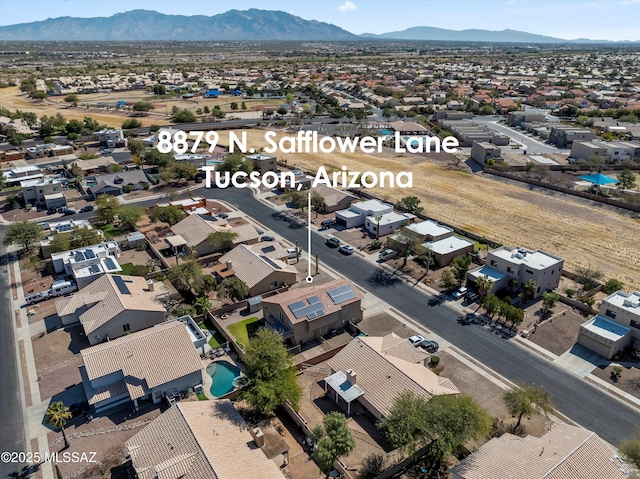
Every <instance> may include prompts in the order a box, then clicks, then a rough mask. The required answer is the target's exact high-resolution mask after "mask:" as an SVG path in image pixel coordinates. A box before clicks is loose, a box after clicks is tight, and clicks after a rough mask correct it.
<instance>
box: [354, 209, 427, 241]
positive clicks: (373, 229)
mask: <svg viewBox="0 0 640 479" xmlns="http://www.w3.org/2000/svg"><path fill="white" fill-rule="evenodd" d="M415 219H416V217H415V215H412V214H411V213H396V212H395V211H392V212H391V213H385V214H383V215H379V216H367V218H366V220H365V222H364V227H365V228H366V229H367V231H368V232H369V233H371V234H374V235H376V236H386V235H389V234H391V233H393V232H395V231H398V230H399V229H400V227H401V226H403V225H406V224H408V223H411V222H412V221H413V220H415Z"/></svg>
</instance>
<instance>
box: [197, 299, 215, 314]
mask: <svg viewBox="0 0 640 479" xmlns="http://www.w3.org/2000/svg"><path fill="white" fill-rule="evenodd" d="M193 306H194V307H195V308H196V313H198V314H204V313H206V312H207V311H209V310H210V309H211V300H210V299H209V298H208V297H207V296H200V297H199V298H198V299H196V302H195V303H194V304H193Z"/></svg>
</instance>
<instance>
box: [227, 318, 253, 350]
mask: <svg viewBox="0 0 640 479" xmlns="http://www.w3.org/2000/svg"><path fill="white" fill-rule="evenodd" d="M259 327H260V319H259V318H255V317H253V318H247V319H244V320H242V321H239V322H237V323H235V324H232V325H231V326H229V328H228V329H229V332H230V333H231V334H233V337H234V338H236V341H237V342H239V343H243V344H244V345H245V346H246V345H247V344H249V338H250V337H251V336H253V335H254V334H255V332H256V330H257V329H258V328H259Z"/></svg>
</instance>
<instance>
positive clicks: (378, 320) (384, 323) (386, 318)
mask: <svg viewBox="0 0 640 479" xmlns="http://www.w3.org/2000/svg"><path fill="white" fill-rule="evenodd" d="M365 314H366V311H365ZM358 328H360V331H362V332H363V333H364V334H366V335H367V336H385V335H387V334H389V333H396V334H397V335H398V336H400V337H401V338H408V337H410V336H413V335H414V334H417V333H416V332H415V331H414V330H413V329H411V328H410V327H408V326H407V325H405V324H404V323H401V322H400V321H398V320H397V319H396V318H394V317H393V316H391V315H390V314H389V313H378V314H376V315H373V316H368V317H365V318H364V319H363V320H362V321H360V322H359V323H358Z"/></svg>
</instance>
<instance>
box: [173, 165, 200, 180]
mask: <svg viewBox="0 0 640 479" xmlns="http://www.w3.org/2000/svg"><path fill="white" fill-rule="evenodd" d="M197 174H198V168H197V167H196V166H194V165H192V164H191V163H187V162H180V163H175V164H174V165H173V177H174V178H175V179H176V180H180V179H185V180H193V179H194V178H195V177H196V175H197Z"/></svg>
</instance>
